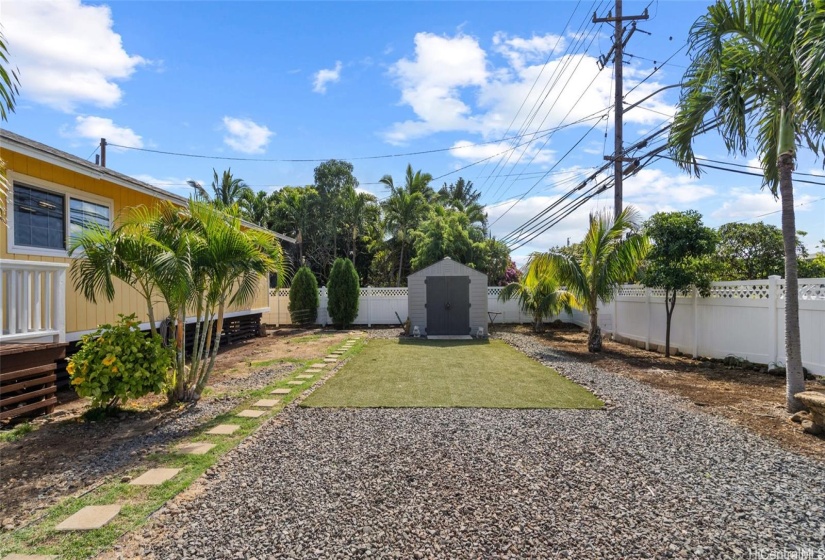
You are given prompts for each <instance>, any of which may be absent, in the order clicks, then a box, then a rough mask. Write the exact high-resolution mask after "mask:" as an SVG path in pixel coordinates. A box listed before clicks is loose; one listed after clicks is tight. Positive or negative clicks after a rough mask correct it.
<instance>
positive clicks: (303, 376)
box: [295, 375, 315, 379]
mask: <svg viewBox="0 0 825 560" xmlns="http://www.w3.org/2000/svg"><path fill="white" fill-rule="evenodd" d="M313 377H315V376H314V375H296V376H295V379H312V378H313Z"/></svg>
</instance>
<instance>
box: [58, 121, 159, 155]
mask: <svg viewBox="0 0 825 560" xmlns="http://www.w3.org/2000/svg"><path fill="white" fill-rule="evenodd" d="M61 134H63V135H64V136H67V137H69V138H87V139H89V140H91V141H92V142H91V144H97V143H98V142H100V139H101V138H105V139H106V142H108V143H110V144H120V145H121V146H125V147H127V148H142V147H143V138H141V136H140V135H139V134H137V133H136V132H135V131H134V130H132V129H131V128H127V127H125V126H118V125H116V124H115V123H114V121H113V120H112V119H106V118H103V117H93V116H82V115H81V116H78V117H76V118H75V125H74V127H72V128H64V129H63V130H62V131H61ZM113 149H116V148H113Z"/></svg>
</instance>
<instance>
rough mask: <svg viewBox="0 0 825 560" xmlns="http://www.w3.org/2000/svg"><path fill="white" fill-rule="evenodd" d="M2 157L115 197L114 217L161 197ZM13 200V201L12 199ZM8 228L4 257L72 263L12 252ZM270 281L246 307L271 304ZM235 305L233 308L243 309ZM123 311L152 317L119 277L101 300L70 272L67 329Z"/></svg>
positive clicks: (6, 153)
mask: <svg viewBox="0 0 825 560" xmlns="http://www.w3.org/2000/svg"><path fill="white" fill-rule="evenodd" d="M0 157H2V158H3V159H4V160H5V161H6V163H7V166H8V170H9V171H11V172H14V173H19V174H22V175H27V176H30V177H34V178H36V179H41V180H44V181H50V182H52V183H56V184H58V185H62V186H65V187H69V188H72V189H75V190H78V191H83V192H88V193H92V194H95V195H97V196H101V197H104V198H108V199H111V200H112V201H113V205H114V207H113V217H114V218H118V217H119V216H121V215H125V210H126V209H128V208H130V207H133V206H139V205H145V206H150V207H151V206H153V205H155V204H157V203H158V202H159V199H157V198H155V197H153V196H150V195H147V194H144V193H142V192H139V191H136V190H132V189H128V188H126V187H123V186H120V185H117V184H115V183H112V182H109V181H107V180H105V179H96V178H93V177H88V176H86V175H83V174H80V173H77V172H74V171H71V170H68V169H65V168H62V167H60V166H57V165H54V164H51V163H48V162H44V161H39V160H37V159H35V158H33V157H29V156H26V155H23V154H19V153H16V152H12V151H10V150H8V149H5V148H0ZM9 202H11V201H9ZM8 235H9V232H8V229H7V228H5V227H0V258H3V259H15V260H24V261H37V262H62V263H67V264H70V263H71V261H72V259H70V258H61V257H46V256H39V255H25V254H19V253H17V254H11V253H9V252H8ZM267 286H268V283H267V280H266V279H265V278H262V279H261V287H260V289H259V291H258V293H257V294H256V297H255V301H253V302H252V303H251V304H250V305H246V306H244V309H256V308H261V307H269V296H268V289H267ZM239 310H241V309H240V308H237V307H236V308H234V309H232V310H231V311H239ZM119 313H122V314H124V315H128V314H130V313H135V314H136V315H137V317H138V320H139V321H140V322H146V321H148V316H147V312H146V303H145V301H144V300H143V298H141V297H140V296H139V295H138V294H137V292H136V291H135V290H134V289H132V288H131V286H127V285H126V284H124V283H123V282H120V281H119V280H118V281H116V289H115V297H114V299H113V301H111V302H109V301H106V299H105V297H104V298H99V299H98V301H97V304H93V303H91V302H89V301H87V300H86V299H85V298H84V297H83V294H82V293H80V292H78V291H77V290H75V289H74V283H73V282H72V278H71V271H69V273H68V274H67V281H66V332H67V333H72V332H77V331H88V330H93V329H95V328H96V327H97V326H98V325H100V324H102V323H111V322H113V321H115V320H116V319H117V315H118V314H119ZM166 314H167V311H166V308H165V306H164V305H161V304H157V305H156V306H155V319H156V320H161V319H163V318H164V317H165V316H166Z"/></svg>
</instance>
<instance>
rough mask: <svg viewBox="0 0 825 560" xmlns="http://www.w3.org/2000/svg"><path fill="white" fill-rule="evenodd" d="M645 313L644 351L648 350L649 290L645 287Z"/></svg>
mask: <svg viewBox="0 0 825 560" xmlns="http://www.w3.org/2000/svg"><path fill="white" fill-rule="evenodd" d="M645 312H646V314H647V334H646V335H645V350H650V319H651V317H650V288H648V287H647V286H645Z"/></svg>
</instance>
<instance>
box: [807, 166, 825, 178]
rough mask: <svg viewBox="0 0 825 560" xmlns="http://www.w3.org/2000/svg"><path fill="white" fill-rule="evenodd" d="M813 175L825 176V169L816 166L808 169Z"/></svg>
mask: <svg viewBox="0 0 825 560" xmlns="http://www.w3.org/2000/svg"><path fill="white" fill-rule="evenodd" d="M808 173H810V174H811V175H816V176H817V177H825V169H822V168H821V167H814V168H813V169H811V170H810V171H808Z"/></svg>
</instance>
